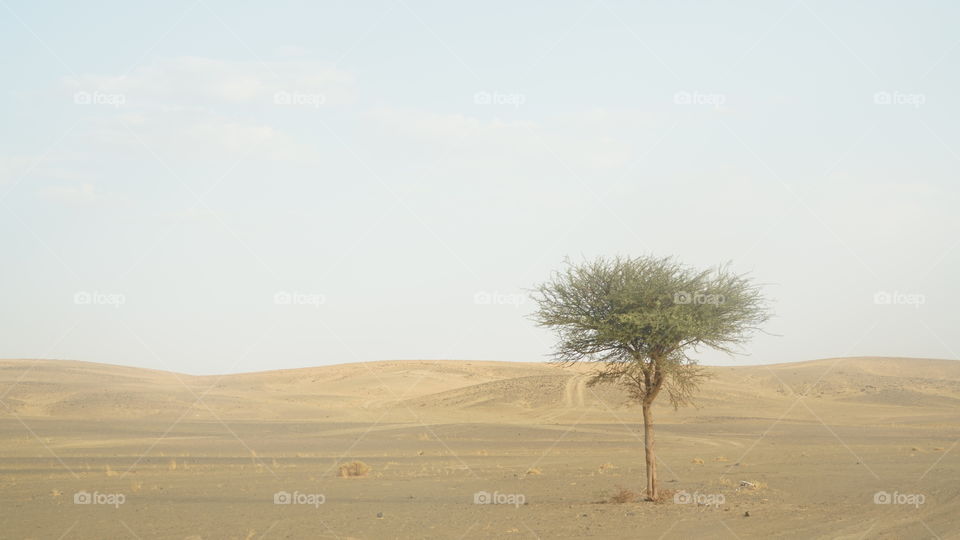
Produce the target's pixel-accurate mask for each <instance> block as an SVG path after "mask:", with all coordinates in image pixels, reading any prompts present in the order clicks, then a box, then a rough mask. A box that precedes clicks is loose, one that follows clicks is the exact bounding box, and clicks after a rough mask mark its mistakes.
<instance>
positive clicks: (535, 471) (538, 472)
mask: <svg viewBox="0 0 960 540" xmlns="http://www.w3.org/2000/svg"><path fill="white" fill-rule="evenodd" d="M541 474H543V471H541V470H540V469H538V468H536V467H532V468H530V469H527V476H539V475H541Z"/></svg>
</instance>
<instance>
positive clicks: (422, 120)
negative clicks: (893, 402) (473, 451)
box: [0, 0, 960, 373]
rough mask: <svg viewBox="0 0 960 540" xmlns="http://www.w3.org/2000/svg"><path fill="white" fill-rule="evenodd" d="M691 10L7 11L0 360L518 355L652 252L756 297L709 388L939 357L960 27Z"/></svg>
mask: <svg viewBox="0 0 960 540" xmlns="http://www.w3.org/2000/svg"><path fill="white" fill-rule="evenodd" d="M704 4H705V3H701V2H644V3H634V2H615V1H607V0H603V1H597V2H568V3H564V2H545V1H542V2H527V3H523V4H520V5H518V3H516V2H502V3H499V2H483V3H475V2H474V3H467V2H434V3H424V2H417V1H412V0H403V1H384V2H364V3H358V2H329V3H324V4H319V3H313V2H302V3H300V2H270V3H267V2H246V3H243V4H239V3H236V2H215V1H212V0H202V1H193V0H188V1H185V2H178V1H173V2H165V3H162V4H154V5H146V4H145V5H139V3H137V4H135V3H129V2H92V3H91V2H84V3H74V2H43V3H40V2H26V1H13V0H0V50H2V51H3V52H2V53H0V70H2V72H3V74H4V75H3V81H4V84H3V86H2V92H3V99H0V242H2V245H3V257H4V258H3V264H2V265H0V295H2V298H3V305H4V309H3V310H2V311H0V313H2V316H0V325H2V327H3V334H2V336H3V337H2V341H0V343H2V347H0V356H2V357H7V358H11V357H31V358H34V357H42V358H72V359H81V360H90V361H100V362H110V363H117V364H126V365H135V366H145V367H152V368H158V369H173V370H178V371H185V372H190V373H220V372H233V371H250V370H261V369H271V368H286V367H299V366H308V365H320V364H330V363H341V362H350V361H358V360H378V359H445V358H451V359H490V360H516V361H538V360H542V359H544V357H545V355H546V354H547V353H548V352H549V351H550V348H551V344H552V336H550V334H548V333H546V332H544V331H541V330H539V329H536V328H535V327H533V325H532V324H531V323H530V321H529V320H527V319H526V318H525V315H526V314H527V313H528V312H529V311H530V309H531V307H532V306H531V305H530V302H529V301H523V302H520V303H519V305H514V304H516V303H517V302H519V301H520V300H521V299H523V294H524V293H523V289H524V288H528V287H532V286H533V285H534V284H535V283H537V282H539V281H542V280H543V279H545V278H547V277H548V275H549V273H550V271H551V270H553V269H555V268H558V267H559V266H560V264H561V261H562V260H563V258H564V257H565V256H570V257H572V258H574V259H580V258H581V257H594V256H597V255H614V254H643V253H654V254H657V255H676V256H677V257H679V258H680V259H682V260H683V261H685V262H687V263H690V264H693V265H697V266H706V265H713V264H717V263H721V262H724V261H727V260H732V261H733V267H734V269H736V270H738V271H743V272H751V273H752V274H753V275H754V276H755V277H756V278H757V279H758V280H759V281H762V282H763V283H766V284H768V285H767V287H766V290H767V292H768V294H769V296H770V297H771V298H772V299H774V301H775V309H776V313H777V318H776V319H775V320H774V321H772V322H771V324H770V326H769V330H770V331H771V332H773V333H776V334H779V336H776V337H774V336H759V337H757V338H756V340H755V341H754V342H753V344H751V346H750V347H749V348H748V349H747V350H746V351H745V352H748V353H750V355H749V356H746V357H742V358H737V359H733V360H731V359H728V358H726V357H724V356H719V355H716V354H710V353H705V354H703V355H702V356H701V358H702V359H703V360H704V361H705V362H707V363H715V364H716V363H770V362H782V361H796V360H805V359H813V358H820V357H828V356H845V355H868V354H870V355H891V356H929V357H942V358H956V357H957V352H956V351H960V337H958V335H957V332H956V328H957V326H958V323H960V317H958V315H957V314H956V313H957V310H956V309H955V308H956V304H957V302H958V300H960V298H958V292H960V290H958V287H957V285H956V278H955V276H956V275H957V270H958V267H960V249H957V241H958V234H957V233H958V231H960V218H958V215H957V212H956V208H957V207H958V203H960V183H958V180H957V178H958V175H957V171H958V165H960V127H958V126H960V123H958V122H957V118H958V112H960V106H958V97H957V96H960V79H958V73H960V69H958V68H960V42H958V40H960V37H958V36H957V34H956V31H955V26H956V21H957V20H958V15H960V8H958V7H956V5H955V4H953V3H951V2H910V3H907V2H872V1H871V2H842V3H838V2H818V1H799V2H797V1H786V2H775V1H763V2H740V3H709V4H706V5H704ZM288 102H289V103H288ZM883 292H887V293H891V294H892V293H897V294H895V295H892V297H891V298H892V300H891V302H890V303H889V304H885V303H883V301H884V300H883V297H882V296H881V297H880V303H877V302H876V301H875V298H874V297H875V295H876V294H877V293H883ZM277 293H281V295H280V296H279V297H277ZM282 293H289V296H283V294H282ZM278 298H279V301H278ZM286 298H290V303H285V302H286V300H285V299H286ZM488 299H489V303H485V302H486V301H487V300H488ZM278 302H279V303H278Z"/></svg>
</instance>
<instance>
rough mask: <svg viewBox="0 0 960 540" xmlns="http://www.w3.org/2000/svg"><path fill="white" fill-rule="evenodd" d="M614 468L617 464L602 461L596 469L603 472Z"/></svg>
mask: <svg viewBox="0 0 960 540" xmlns="http://www.w3.org/2000/svg"><path fill="white" fill-rule="evenodd" d="M616 468H617V466H616V465H614V464H613V463H604V464H603V465H600V468H599V469H597V470H598V471H599V472H600V473H604V472H606V471H608V470H610V469H616Z"/></svg>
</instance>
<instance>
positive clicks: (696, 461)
mask: <svg viewBox="0 0 960 540" xmlns="http://www.w3.org/2000/svg"><path fill="white" fill-rule="evenodd" d="M690 463H693V464H694V465H703V460H702V459H700V458H698V457H695V458H693V459H691V460H690Z"/></svg>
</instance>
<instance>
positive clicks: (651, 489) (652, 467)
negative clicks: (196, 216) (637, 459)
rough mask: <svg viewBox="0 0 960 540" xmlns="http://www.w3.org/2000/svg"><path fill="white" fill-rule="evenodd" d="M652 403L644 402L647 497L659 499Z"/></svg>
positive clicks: (652, 499)
mask: <svg viewBox="0 0 960 540" xmlns="http://www.w3.org/2000/svg"><path fill="white" fill-rule="evenodd" d="M652 405H653V404H652V403H644V404H643V443H644V451H645V453H646V458H647V499H649V500H651V501H655V500H657V497H658V495H659V493H658V490H657V487H658V486H657V457H656V456H655V455H654V452H653V413H652V412H651V410H650V408H651V406H652Z"/></svg>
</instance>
